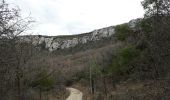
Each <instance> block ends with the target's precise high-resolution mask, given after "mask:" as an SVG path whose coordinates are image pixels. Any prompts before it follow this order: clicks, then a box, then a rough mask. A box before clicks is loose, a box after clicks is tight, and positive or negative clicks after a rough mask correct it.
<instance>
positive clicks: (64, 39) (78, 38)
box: [25, 19, 140, 51]
mask: <svg viewBox="0 0 170 100" xmlns="http://www.w3.org/2000/svg"><path fill="white" fill-rule="evenodd" d="M139 21H140V19H136V20H131V21H130V22H129V23H128V25H129V27H130V28H135V25H136V23H137V22H139ZM114 34H115V28H114V26H111V27H106V28H102V29H97V30H94V31H92V32H89V33H84V34H79V35H70V36H51V37H50V36H34V37H33V44H34V45H40V44H43V43H44V45H45V48H46V49H48V50H49V51H54V50H58V49H66V48H70V47H75V46H76V45H78V44H85V43H87V42H90V41H97V40H101V39H102V38H107V37H111V36H112V35H114ZM25 40H27V41H29V39H25Z"/></svg>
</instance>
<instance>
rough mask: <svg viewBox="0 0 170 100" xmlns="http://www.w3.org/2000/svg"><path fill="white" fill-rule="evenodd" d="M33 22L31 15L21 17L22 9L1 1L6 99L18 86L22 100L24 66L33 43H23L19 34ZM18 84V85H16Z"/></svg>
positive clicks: (1, 84) (0, 36)
mask: <svg viewBox="0 0 170 100" xmlns="http://www.w3.org/2000/svg"><path fill="white" fill-rule="evenodd" d="M32 22H33V20H31V18H30V17H27V18H21V16H20V9H19V8H18V7H17V6H16V7H13V8H10V5H9V4H7V3H6V1H5V0H2V1H1V2H0V65H1V66H0V74H1V75H0V78H1V79H0V80H1V82H0V90H1V93H0V96H1V98H2V99H3V100H6V99H7V98H9V97H8V94H9V93H10V92H11V91H14V90H15V87H17V91H18V92H17V98H18V100H21V79H20V78H21V77H22V76H23V73H22V66H23V65H24V64H25V63H26V61H28V59H29V57H30V55H31V49H32V44H30V43H21V42H20V41H21V40H20V39H19V35H20V34H22V33H23V32H25V31H26V30H27V29H28V28H29V25H30V24H31V23H32ZM28 48H29V49H28ZM15 83H16V84H17V86H16V85H15Z"/></svg>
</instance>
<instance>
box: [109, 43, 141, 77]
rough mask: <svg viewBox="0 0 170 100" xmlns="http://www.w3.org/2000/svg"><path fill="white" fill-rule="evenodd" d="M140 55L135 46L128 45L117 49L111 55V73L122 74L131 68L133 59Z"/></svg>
mask: <svg viewBox="0 0 170 100" xmlns="http://www.w3.org/2000/svg"><path fill="white" fill-rule="evenodd" d="M139 55H140V50H138V49H136V47H135V46H133V45H129V46H127V47H125V48H122V49H120V50H119V51H118V53H117V54H116V55H114V57H113V61H112V64H111V67H110V69H109V70H110V71H111V73H112V74H116V75H124V74H126V73H127V72H129V71H130V70H131V69H132V66H130V65H132V64H133V62H134V60H135V59H136V58H137V57H138V56H139Z"/></svg>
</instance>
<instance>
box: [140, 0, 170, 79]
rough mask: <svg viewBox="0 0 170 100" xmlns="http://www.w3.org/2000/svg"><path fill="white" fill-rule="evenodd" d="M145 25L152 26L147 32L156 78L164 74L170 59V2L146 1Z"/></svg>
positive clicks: (165, 0)
mask: <svg viewBox="0 0 170 100" xmlns="http://www.w3.org/2000/svg"><path fill="white" fill-rule="evenodd" d="M142 5H143V8H144V9H145V18H144V20H147V21H146V24H145V25H150V28H151V30H150V31H149V32H146V33H145V34H146V36H147V42H148V52H149V54H150V55H149V56H150V60H151V61H152V68H153V69H154V71H155V77H159V76H160V74H161V73H164V72H165V71H166V69H167V66H168V65H169V61H168V59H170V55H169V54H170V46H169V44H170V34H169V32H170V1H169V0H144V1H143V2H142Z"/></svg>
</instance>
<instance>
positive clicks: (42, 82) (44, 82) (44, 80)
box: [31, 71, 55, 90]
mask: <svg viewBox="0 0 170 100" xmlns="http://www.w3.org/2000/svg"><path fill="white" fill-rule="evenodd" d="M54 85H55V81H54V79H53V77H51V76H49V75H48V73H47V72H46V71H44V72H41V73H39V74H38V75H37V80H35V81H34V82H32V84H31V86H32V87H38V88H40V89H42V90H49V89H51V88H53V86H54Z"/></svg>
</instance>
